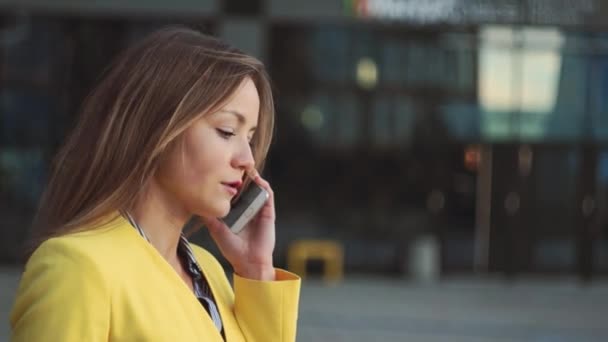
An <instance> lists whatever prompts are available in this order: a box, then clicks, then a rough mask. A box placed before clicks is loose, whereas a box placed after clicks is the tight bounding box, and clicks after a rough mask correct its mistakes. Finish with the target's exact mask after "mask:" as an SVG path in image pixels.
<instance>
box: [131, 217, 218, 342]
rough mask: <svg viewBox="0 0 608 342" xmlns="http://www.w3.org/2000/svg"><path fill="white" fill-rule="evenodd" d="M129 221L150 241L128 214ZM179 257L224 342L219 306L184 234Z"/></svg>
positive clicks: (195, 291) (179, 248)
mask: <svg viewBox="0 0 608 342" xmlns="http://www.w3.org/2000/svg"><path fill="white" fill-rule="evenodd" d="M126 216H127V219H128V220H129V222H130V223H131V225H132V226H133V227H135V228H136V229H137V231H138V232H139V234H140V235H141V236H142V237H143V238H144V239H146V240H147V241H148V242H150V240H149V239H148V237H147V236H146V233H145V232H144V231H143V229H141V227H140V226H139V225H138V224H137V222H135V220H134V219H133V217H132V216H131V215H130V214H129V213H127V215H126ZM177 256H178V257H179V258H180V261H181V263H182V265H183V266H184V268H185V270H186V272H188V275H189V276H190V277H191V278H192V288H193V289H194V295H195V296H196V298H197V299H198V300H199V302H200V303H201V304H202V305H203V307H204V308H205V310H206V311H207V312H208V313H209V315H210V316H211V319H212V320H213V324H215V327H216V328H217V330H219V331H220V333H221V334H222V337H224V340H225V339H226V337H225V336H224V329H223V326H222V318H221V317H220V313H219V310H218V308H217V305H216V304H215V300H214V299H213V294H212V293H211V288H210V287H209V284H208V283H207V279H205V276H204V274H203V271H202V270H201V267H200V266H199V264H198V262H197V261H196V258H195V257H194V253H193V252H192V248H191V247H190V243H189V242H188V239H186V237H185V236H184V235H183V234H182V236H181V237H180V240H179V244H178V246H177Z"/></svg>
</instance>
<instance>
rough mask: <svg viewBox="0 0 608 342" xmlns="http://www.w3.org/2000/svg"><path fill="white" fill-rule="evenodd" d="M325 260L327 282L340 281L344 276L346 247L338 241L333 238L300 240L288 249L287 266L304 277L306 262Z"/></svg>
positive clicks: (324, 275) (324, 269)
mask: <svg viewBox="0 0 608 342" xmlns="http://www.w3.org/2000/svg"><path fill="white" fill-rule="evenodd" d="M311 259H315V260H321V261H323V262H324V267H323V279H324V280H325V281H327V282H339V281H341V280H342V278H343V276H344V249H343V248H342V245H341V244H340V243H339V242H337V241H331V240H298V241H295V242H293V243H292V244H291V245H289V248H288V251H287V268H288V269H289V270H290V271H291V272H293V273H295V274H297V275H299V276H300V277H302V279H304V278H305V277H306V263H307V262H308V261H309V260H311Z"/></svg>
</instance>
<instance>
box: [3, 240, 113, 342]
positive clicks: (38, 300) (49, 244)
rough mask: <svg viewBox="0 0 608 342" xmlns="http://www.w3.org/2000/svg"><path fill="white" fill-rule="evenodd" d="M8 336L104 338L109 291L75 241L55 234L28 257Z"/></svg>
mask: <svg viewBox="0 0 608 342" xmlns="http://www.w3.org/2000/svg"><path fill="white" fill-rule="evenodd" d="M10 324H11V334H12V337H11V341H14V342H21V341H28V342H35V341H64V342H72V341H74V342H77V341H78V342H81V341H93V342H95V341H107V340H108V334H109V330H110V329H109V327H110V295H109V290H108V288H107V286H106V282H104V279H103V277H102V276H101V272H100V270H99V268H98V267H97V266H96V265H95V264H94V262H93V261H92V260H91V259H90V258H89V257H87V255H86V254H85V253H82V251H79V249H78V248H77V246H73V245H72V246H70V244H68V243H65V242H63V241H61V242H60V241H54V239H51V240H48V241H46V242H44V243H43V244H42V245H41V246H40V247H38V249H37V250H36V252H34V254H33V255H32V256H31V257H30V259H29V261H28V263H27V265H26V268H25V272H24V273H23V276H22V278H21V282H20V284H19V288H18V290H17V296H16V298H15V304H14V306H13V309H12V312H11V317H10Z"/></svg>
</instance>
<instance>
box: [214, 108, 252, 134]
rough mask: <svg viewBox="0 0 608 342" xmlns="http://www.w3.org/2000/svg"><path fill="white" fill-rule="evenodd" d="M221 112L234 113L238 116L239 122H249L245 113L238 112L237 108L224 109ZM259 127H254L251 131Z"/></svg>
mask: <svg viewBox="0 0 608 342" xmlns="http://www.w3.org/2000/svg"><path fill="white" fill-rule="evenodd" d="M219 112H220V113H228V114H232V115H234V116H236V118H237V120H238V121H239V123H240V124H241V125H244V124H245V123H246V122H247V119H245V115H243V114H242V113H241V112H238V111H236V110H231V109H222V110H220V111H219ZM256 128H257V127H255V126H254V127H252V128H251V129H250V130H249V131H250V132H251V131H255V130H256Z"/></svg>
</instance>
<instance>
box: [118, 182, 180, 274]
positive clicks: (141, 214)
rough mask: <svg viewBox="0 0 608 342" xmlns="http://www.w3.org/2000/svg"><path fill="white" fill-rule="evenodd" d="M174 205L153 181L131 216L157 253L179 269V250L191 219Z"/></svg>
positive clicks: (131, 210) (136, 204)
mask: <svg viewBox="0 0 608 342" xmlns="http://www.w3.org/2000/svg"><path fill="white" fill-rule="evenodd" d="M172 203H176V201H174V200H171V196H170V195H169V194H167V193H166V192H165V191H163V190H162V188H161V187H160V185H159V184H158V182H156V180H155V179H154V178H153V179H152V180H151V181H150V183H149V184H148V186H147V187H146V190H145V191H144V193H143V194H142V195H141V196H140V197H139V198H138V199H137V201H136V203H135V205H134V206H133V208H131V209H130V210H129V213H130V214H131V216H132V217H133V219H134V220H135V222H136V223H137V225H138V226H139V227H140V228H141V229H142V230H143V231H144V233H145V234H146V236H147V238H148V240H150V243H151V244H152V245H153V246H154V247H155V248H156V249H157V250H158V252H159V253H160V254H161V255H162V256H163V257H164V258H165V259H166V260H167V261H168V262H169V263H170V264H171V265H173V266H177V264H176V263H179V261H178V259H177V246H178V244H179V240H180V236H181V234H182V228H183V227H184V225H185V224H186V222H187V220H188V217H189V215H188V213H187V212H186V210H184V208H183V207H178V206H176V205H174V204H172ZM174 264H175V265H174Z"/></svg>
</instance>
